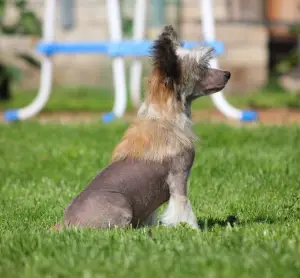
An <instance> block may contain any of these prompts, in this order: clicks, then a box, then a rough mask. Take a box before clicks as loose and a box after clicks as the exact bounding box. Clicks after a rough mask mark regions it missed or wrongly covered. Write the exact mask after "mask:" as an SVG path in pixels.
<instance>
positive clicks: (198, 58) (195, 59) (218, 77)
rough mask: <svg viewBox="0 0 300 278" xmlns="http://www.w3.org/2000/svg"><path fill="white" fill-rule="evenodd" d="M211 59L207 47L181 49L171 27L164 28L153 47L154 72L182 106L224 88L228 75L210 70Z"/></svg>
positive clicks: (211, 55)
mask: <svg viewBox="0 0 300 278" xmlns="http://www.w3.org/2000/svg"><path fill="white" fill-rule="evenodd" d="M212 57H213V49H212V48H210V47H205V46H200V47H198V48H195V49H192V50H188V49H185V48H183V46H182V44H181V42H180V41H179V39H178V37H177V34H176V32H175V30H174V29H173V27H172V26H165V27H164V29H163V31H162V33H161V34H160V35H159V37H158V39H157V40H156V41H155V42H154V45H153V53H152V59H153V67H154V70H156V73H157V74H159V75H160V76H161V78H160V80H161V82H163V83H164V86H165V87H166V88H169V89H171V90H172V91H173V92H174V94H176V99H177V100H178V101H182V102H184V103H186V102H189V103H190V102H192V101H193V100H195V99H197V98H199V97H201V96H207V95H210V94H213V93H216V92H219V91H221V90H222V89H223V88H224V87H225V85H226V84H227V82H228V80H229V79H230V72H228V71H222V70H219V69H214V68H210V66H209V63H210V60H211V59H212Z"/></svg>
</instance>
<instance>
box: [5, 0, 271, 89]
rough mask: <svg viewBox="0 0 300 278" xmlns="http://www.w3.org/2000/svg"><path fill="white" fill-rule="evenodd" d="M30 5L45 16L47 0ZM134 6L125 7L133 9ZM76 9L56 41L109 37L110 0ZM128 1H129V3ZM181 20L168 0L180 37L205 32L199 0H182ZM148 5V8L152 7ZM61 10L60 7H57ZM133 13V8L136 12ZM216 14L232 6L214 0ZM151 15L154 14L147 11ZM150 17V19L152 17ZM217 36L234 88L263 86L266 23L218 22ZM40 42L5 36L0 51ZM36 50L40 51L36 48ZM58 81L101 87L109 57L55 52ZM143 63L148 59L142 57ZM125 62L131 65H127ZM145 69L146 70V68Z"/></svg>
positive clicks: (88, 1)
mask: <svg viewBox="0 0 300 278" xmlns="http://www.w3.org/2000/svg"><path fill="white" fill-rule="evenodd" d="M28 1H29V2H30V5H31V7H32V8H33V9H34V10H35V11H36V12H37V14H38V15H40V16H41V17H42V16H43V0H28ZM126 1H130V2H131V5H130V6H129V5H128V6H127V14H130V8H129V7H133V6H134V5H132V2H133V0H126ZM76 2H77V5H76V8H75V18H76V26H75V28H74V29H72V30H70V31H67V30H63V29H62V28H61V26H60V14H59V12H58V13H57V19H56V40H58V41H76V40H83V41H84V40H86V41H88V40H105V39H108V26H107V12H106V1H104V0H101V1H99V0H77V1H76ZM128 3H129V2H128ZM181 5H182V6H181V10H180V19H179V21H178V19H177V18H176V17H175V13H176V7H175V6H174V5H171V4H170V5H168V8H167V22H168V23H172V24H175V25H176V24H179V26H180V28H179V32H180V35H181V38H182V39H186V40H197V39H202V37H201V22H200V16H199V14H200V9H199V0H182V1H181ZM149 10H150V9H149ZM58 11H59V10H58ZM132 14H133V12H132ZM215 15H216V18H217V19H218V20H220V19H223V20H225V19H227V18H228V16H229V14H228V9H227V6H226V0H215ZM149 16H150V15H149ZM149 16H148V19H149ZM216 34H217V38H218V40H221V41H224V42H225V46H226V53H225V55H222V56H221V57H220V66H221V67H222V68H224V69H227V70H230V71H232V81H231V82H230V86H229V88H228V89H229V90H230V91H233V92H234V91H239V92H246V91H249V90H252V89H253V88H255V87H257V86H260V85H262V84H263V83H264V82H265V81H266V77H267V56H268V53H267V31H266V29H265V28H264V27H263V26H253V25H252V26H250V25H249V26H248V25H240V24H239V25H238V24H228V23H226V24H223V23H222V24H221V23H220V24H217V26H216ZM35 42H36V41H34V40H32V39H31V38H7V37H1V42H0V51H7V50H11V49H13V48H15V49H17V48H22V49H28V50H30V51H31V52H33V53H35V51H34V44H35ZM35 55H37V57H39V56H38V54H37V53H35ZM53 59H54V85H55V86H78V85H87V86H101V87H110V88H111V87H112V76H111V67H110V62H111V58H108V57H104V56H102V55H82V54H80V55H57V56H55V57H54V58H53ZM143 61H144V62H146V63H145V64H146V65H147V64H148V67H147V69H149V63H147V59H143ZM129 62H130V61H128V62H127V65H129ZM22 67H23V68H24V73H25V79H24V80H23V81H22V84H21V85H22V87H23V88H37V87H38V85H39V72H38V71H33V70H31V69H29V68H28V67H27V66H26V65H22ZM147 69H146V72H148V70H147Z"/></svg>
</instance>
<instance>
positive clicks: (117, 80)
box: [102, 0, 127, 123]
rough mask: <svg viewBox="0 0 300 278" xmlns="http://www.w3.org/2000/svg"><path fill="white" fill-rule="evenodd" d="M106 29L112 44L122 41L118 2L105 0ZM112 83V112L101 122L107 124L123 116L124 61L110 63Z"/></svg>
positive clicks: (120, 58)
mask: <svg viewBox="0 0 300 278" xmlns="http://www.w3.org/2000/svg"><path fill="white" fill-rule="evenodd" d="M106 3H107V12H108V27H109V33H110V38H111V41H112V42H120V41H122V21H121V13H120V3H119V0H107V1H106ZM112 66H113V82H114V89H115V90H114V91H115V103H114V107H113V110H112V112H109V113H106V114H104V115H103V116H102V120H103V122H105V123H107V122H110V121H112V120H114V119H115V118H120V117H122V116H123V114H124V112H125V110H126V105H127V92H126V78H125V63H124V59H123V58H122V57H121V56H119V57H115V58H114V59H113V62H112Z"/></svg>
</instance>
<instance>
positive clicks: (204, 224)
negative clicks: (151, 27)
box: [198, 215, 282, 230]
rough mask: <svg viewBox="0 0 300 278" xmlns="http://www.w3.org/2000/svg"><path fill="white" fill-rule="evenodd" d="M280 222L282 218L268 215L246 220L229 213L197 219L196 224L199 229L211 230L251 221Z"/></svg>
mask: <svg viewBox="0 0 300 278" xmlns="http://www.w3.org/2000/svg"><path fill="white" fill-rule="evenodd" d="M278 221H280V222H282V219H273V218H269V217H262V216H259V217H256V218H254V219H251V220H247V221H240V220H239V218H238V217H237V216H235V215H229V216H227V217H226V219H223V220H222V219H215V218H208V219H204V220H203V219H198V225H199V227H200V229H201V230H212V229H213V228H214V227H215V226H219V227H226V226H230V227H234V226H237V225H238V226H245V225H247V224H252V223H265V224H274V223H276V222H278Z"/></svg>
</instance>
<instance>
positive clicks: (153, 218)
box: [142, 210, 158, 226]
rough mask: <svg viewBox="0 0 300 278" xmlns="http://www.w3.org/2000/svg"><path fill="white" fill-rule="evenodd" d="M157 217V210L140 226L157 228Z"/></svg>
mask: <svg viewBox="0 0 300 278" xmlns="http://www.w3.org/2000/svg"><path fill="white" fill-rule="evenodd" d="M157 225H158V217H157V210H155V211H153V212H152V213H151V214H150V215H149V216H148V217H147V218H146V219H145V220H144V221H143V223H142V226H157Z"/></svg>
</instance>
